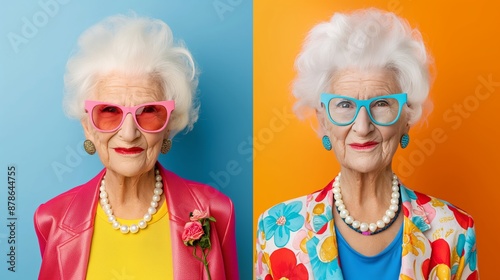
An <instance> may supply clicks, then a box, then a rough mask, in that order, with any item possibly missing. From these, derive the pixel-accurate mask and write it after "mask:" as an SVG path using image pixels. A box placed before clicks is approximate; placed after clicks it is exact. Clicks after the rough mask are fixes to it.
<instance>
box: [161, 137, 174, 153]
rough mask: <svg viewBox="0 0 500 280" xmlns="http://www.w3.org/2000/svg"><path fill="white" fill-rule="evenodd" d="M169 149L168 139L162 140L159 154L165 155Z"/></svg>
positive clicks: (170, 141)
mask: <svg viewBox="0 0 500 280" xmlns="http://www.w3.org/2000/svg"><path fill="white" fill-rule="evenodd" d="M170 148H172V140H170V139H163V143H161V150H160V151H161V153H162V154H166V153H168V151H170Z"/></svg>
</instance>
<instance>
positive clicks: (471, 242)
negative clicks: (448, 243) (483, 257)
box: [464, 228, 477, 270]
mask: <svg viewBox="0 0 500 280" xmlns="http://www.w3.org/2000/svg"><path fill="white" fill-rule="evenodd" d="M464 250H465V252H470V254H469V255H466V257H465V263H466V264H468V265H469V269H470V270H476V268H477V251H476V232H475V231H474V230H472V229H471V228H469V229H467V237H466V238H465V248H464Z"/></svg>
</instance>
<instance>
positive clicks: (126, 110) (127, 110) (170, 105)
mask: <svg viewBox="0 0 500 280" xmlns="http://www.w3.org/2000/svg"><path fill="white" fill-rule="evenodd" d="M98 105H110V106H115V107H117V108H120V110H122V112H123V116H122V120H121V121H120V124H119V125H118V126H117V127H116V128H115V129H112V130H103V129H100V128H98V127H97V126H96V125H95V123H94V117H93V114H92V111H93V110H94V108H95V107H96V106H98ZM148 105H161V106H163V107H165V109H167V119H166V120H165V124H164V125H163V126H162V127H161V128H159V129H157V130H146V129H144V128H143V127H142V126H140V125H139V122H138V121H137V115H136V114H135V112H136V111H137V109H139V108H140V107H144V106H148ZM174 109H175V101H174V100H167V101H158V102H149V103H143V104H139V105H136V106H132V107H128V106H122V105H118V104H114V103H110V102H102V101H94V100H85V112H86V113H87V114H89V118H90V123H91V124H92V126H93V127H94V128H95V129H96V130H97V131H99V132H115V131H117V130H118V129H120V127H122V125H123V122H124V121H125V117H126V116H127V115H128V114H131V115H132V118H133V119H134V122H135V124H136V126H137V127H138V128H139V129H140V130H141V131H143V132H147V133H156V132H160V131H162V130H163V129H165V127H166V126H167V124H168V121H169V120H170V115H171V114H172V111H173V110H174Z"/></svg>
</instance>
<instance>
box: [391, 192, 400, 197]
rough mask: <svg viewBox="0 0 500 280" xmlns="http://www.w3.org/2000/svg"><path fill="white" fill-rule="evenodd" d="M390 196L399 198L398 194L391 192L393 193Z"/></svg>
mask: <svg viewBox="0 0 500 280" xmlns="http://www.w3.org/2000/svg"><path fill="white" fill-rule="evenodd" d="M391 196H392V198H399V193H397V192H393V193H392V194H391Z"/></svg>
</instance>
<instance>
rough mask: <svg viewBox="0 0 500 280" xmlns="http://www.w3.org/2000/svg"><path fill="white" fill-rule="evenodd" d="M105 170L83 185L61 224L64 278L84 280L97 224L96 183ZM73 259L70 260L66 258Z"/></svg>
mask: <svg viewBox="0 0 500 280" xmlns="http://www.w3.org/2000/svg"><path fill="white" fill-rule="evenodd" d="M104 172H105V170H102V171H101V172H100V173H99V174H98V175H97V176H96V177H94V178H93V179H92V180H90V181H89V182H88V183H86V184H85V185H83V186H82V188H81V189H80V190H79V192H78V193H77V194H76V195H75V197H74V199H73V201H72V202H71V203H70V204H69V206H68V208H67V209H66V212H65V214H64V217H63V219H62V221H61V224H60V229H61V230H62V231H63V232H64V233H63V234H61V242H60V244H59V245H58V254H59V260H60V261H59V265H60V266H62V264H64V267H59V271H60V274H61V279H85V276H86V274H87V265H88V260H89V254H90V245H91V242H92V234H93V227H94V217H95V211H96V207H95V206H96V203H97V200H98V193H97V192H98V188H97V185H98V184H99V182H100V181H101V178H102V176H103V175H104ZM67 260H71V261H67Z"/></svg>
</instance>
